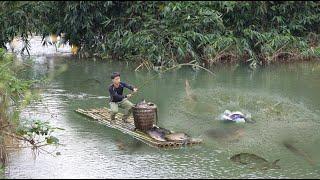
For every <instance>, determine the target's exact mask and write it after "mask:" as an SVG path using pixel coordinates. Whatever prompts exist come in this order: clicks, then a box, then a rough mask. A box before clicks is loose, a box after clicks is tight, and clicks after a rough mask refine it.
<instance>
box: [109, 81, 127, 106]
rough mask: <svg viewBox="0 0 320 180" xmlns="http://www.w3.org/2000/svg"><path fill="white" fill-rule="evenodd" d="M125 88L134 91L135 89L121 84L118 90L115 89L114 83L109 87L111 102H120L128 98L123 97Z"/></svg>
mask: <svg viewBox="0 0 320 180" xmlns="http://www.w3.org/2000/svg"><path fill="white" fill-rule="evenodd" d="M124 87H126V88H128V89H130V90H131V91H133V87H132V86H130V85H128V84H126V83H124V82H120V85H119V87H118V88H116V87H114V85H113V83H112V84H111V85H110V86H109V93H110V102H120V101H122V100H123V99H124V98H126V97H127V96H126V95H123V88H124Z"/></svg>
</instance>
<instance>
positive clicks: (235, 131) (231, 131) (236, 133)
mask: <svg viewBox="0 0 320 180" xmlns="http://www.w3.org/2000/svg"><path fill="white" fill-rule="evenodd" d="M205 134H206V135H207V136H208V137H211V138H214V139H218V140H223V141H232V142H233V141H235V142H236V141H239V140H240V138H242V137H243V136H244V134H245V133H244V129H243V128H238V127H237V128H215V129H210V130H207V131H206V132H205Z"/></svg>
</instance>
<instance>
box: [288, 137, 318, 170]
mask: <svg viewBox="0 0 320 180" xmlns="http://www.w3.org/2000/svg"><path fill="white" fill-rule="evenodd" d="M283 145H284V146H285V147H286V148H287V149H288V150H290V151H291V152H292V153H294V154H296V155H298V156H301V157H303V158H304V159H305V160H306V161H307V162H308V163H309V164H310V165H311V166H314V165H315V164H316V163H315V162H314V161H313V160H312V158H311V157H310V156H309V155H308V154H307V153H305V152H304V151H302V150H300V149H297V148H296V147H294V146H293V145H292V143H290V142H289V141H283Z"/></svg>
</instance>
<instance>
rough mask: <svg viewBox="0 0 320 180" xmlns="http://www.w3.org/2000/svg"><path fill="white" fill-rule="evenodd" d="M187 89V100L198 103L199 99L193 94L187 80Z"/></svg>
mask: <svg viewBox="0 0 320 180" xmlns="http://www.w3.org/2000/svg"><path fill="white" fill-rule="evenodd" d="M185 89H186V94H187V99H188V100H193V101H196V100H197V97H196V96H195V95H194V94H193V93H192V90H191V87H190V84H189V81H188V80H187V79H186V83H185Z"/></svg>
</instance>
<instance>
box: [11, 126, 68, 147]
mask: <svg viewBox="0 0 320 180" xmlns="http://www.w3.org/2000/svg"><path fill="white" fill-rule="evenodd" d="M57 129H58V130H64V129H62V128H58V127H52V126H50V124H49V122H42V121H40V120H33V121H31V122H28V123H24V124H21V125H20V126H19V127H18V128H17V133H16V134H17V135H19V136H22V137H24V138H26V141H28V142H30V143H31V144H32V145H38V146H40V145H41V144H43V143H44V144H58V143H59V139H57V138H56V137H54V136H52V135H51V133H52V132H54V131H55V130H57Z"/></svg>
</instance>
